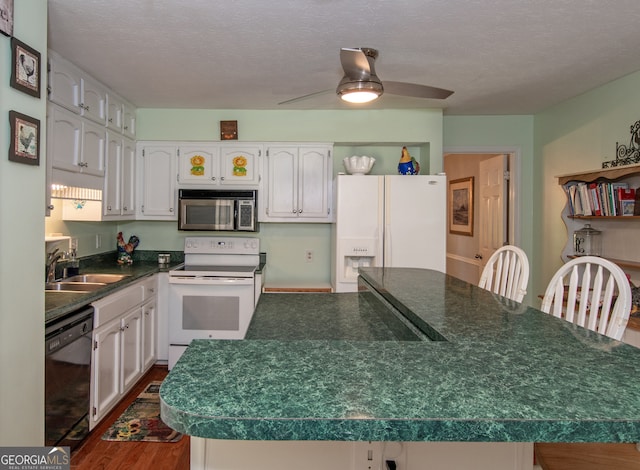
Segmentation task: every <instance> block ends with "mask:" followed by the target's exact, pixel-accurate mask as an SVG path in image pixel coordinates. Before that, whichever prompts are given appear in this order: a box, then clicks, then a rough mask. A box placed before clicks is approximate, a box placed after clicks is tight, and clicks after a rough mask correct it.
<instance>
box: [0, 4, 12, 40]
mask: <svg viewBox="0 0 640 470" xmlns="http://www.w3.org/2000/svg"><path fill="white" fill-rule="evenodd" d="M0 33H2V34H4V35H5V36H13V0H0Z"/></svg>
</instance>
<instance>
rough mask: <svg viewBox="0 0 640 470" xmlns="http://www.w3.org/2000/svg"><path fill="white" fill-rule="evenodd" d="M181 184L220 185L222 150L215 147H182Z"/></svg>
mask: <svg viewBox="0 0 640 470" xmlns="http://www.w3.org/2000/svg"><path fill="white" fill-rule="evenodd" d="M178 162H179V163H178V164H179V168H178V175H179V182H180V184H198V185H201V186H211V185H217V184H219V183H220V177H219V173H220V148H219V147H217V146H214V145H199V146H187V145H185V146H180V148H179V149H178Z"/></svg>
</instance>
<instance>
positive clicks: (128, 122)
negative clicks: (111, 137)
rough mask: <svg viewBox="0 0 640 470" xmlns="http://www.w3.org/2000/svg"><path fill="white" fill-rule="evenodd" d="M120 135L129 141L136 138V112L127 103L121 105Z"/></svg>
mask: <svg viewBox="0 0 640 470" xmlns="http://www.w3.org/2000/svg"><path fill="white" fill-rule="evenodd" d="M122 133H123V134H124V135H125V136H126V137H129V138H130V139H135V138H136V110H135V108H134V107H133V106H131V105H130V104H128V103H124V104H123V105H122Z"/></svg>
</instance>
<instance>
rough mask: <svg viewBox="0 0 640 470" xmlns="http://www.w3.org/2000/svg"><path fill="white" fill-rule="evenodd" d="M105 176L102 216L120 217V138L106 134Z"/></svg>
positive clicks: (109, 133)
mask: <svg viewBox="0 0 640 470" xmlns="http://www.w3.org/2000/svg"><path fill="white" fill-rule="evenodd" d="M106 155H107V158H106V164H105V168H106V175H105V184H104V194H103V207H102V210H103V212H102V213H103V215H106V216H109V215H112V216H115V215H120V208H121V199H120V198H121V194H122V189H121V183H122V179H121V175H122V137H121V136H119V135H115V134H113V133H111V132H107V151H106Z"/></svg>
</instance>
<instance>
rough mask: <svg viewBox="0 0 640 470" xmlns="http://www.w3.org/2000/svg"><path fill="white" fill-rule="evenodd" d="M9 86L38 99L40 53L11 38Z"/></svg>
mask: <svg viewBox="0 0 640 470" xmlns="http://www.w3.org/2000/svg"><path fill="white" fill-rule="evenodd" d="M11 51H12V54H11V65H12V67H11V81H10V82H9V85H11V86H12V87H13V88H15V89H16V90H20V91H22V92H24V93H27V94H28V95H31V96H35V97H36V98H40V53H39V52H38V51H36V50H35V49H33V48H31V47H29V46H27V45H26V44H25V43H23V42H21V41H19V40H17V39H16V38H11Z"/></svg>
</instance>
